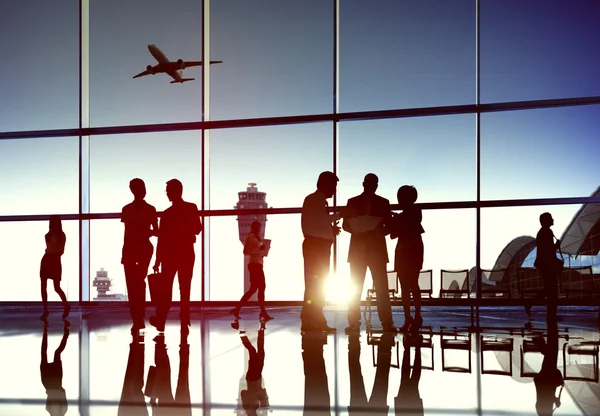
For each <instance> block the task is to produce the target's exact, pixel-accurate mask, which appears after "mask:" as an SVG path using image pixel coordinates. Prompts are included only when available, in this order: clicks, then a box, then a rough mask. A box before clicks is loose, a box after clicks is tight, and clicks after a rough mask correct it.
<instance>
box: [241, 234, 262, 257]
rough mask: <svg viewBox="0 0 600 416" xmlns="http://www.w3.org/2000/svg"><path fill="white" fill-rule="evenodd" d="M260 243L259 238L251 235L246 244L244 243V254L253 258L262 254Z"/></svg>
mask: <svg viewBox="0 0 600 416" xmlns="http://www.w3.org/2000/svg"><path fill="white" fill-rule="evenodd" d="M260 251H261V250H260V242H259V241H258V238H256V237H255V236H254V235H252V234H250V235H248V237H246V242H245V243H244V254H245V255H246V256H251V255H253V254H260Z"/></svg>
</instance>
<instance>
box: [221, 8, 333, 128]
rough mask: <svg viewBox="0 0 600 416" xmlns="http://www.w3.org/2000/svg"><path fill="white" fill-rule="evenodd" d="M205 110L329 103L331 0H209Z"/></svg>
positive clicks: (288, 110) (231, 114) (293, 110)
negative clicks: (208, 71)
mask: <svg viewBox="0 0 600 416" xmlns="http://www.w3.org/2000/svg"><path fill="white" fill-rule="evenodd" d="M210 27H211V59H212V60H221V61H223V63H222V64H219V65H213V66H212V69H211V118H212V119H219V120H223V119H236V118H255V117H274V116H288V115H299V114H319V113H328V112H331V111H332V108H333V103H332V93H333V5H332V2H324V1H320V0H310V1H307V0H288V1H274V0H255V1H245V0H219V1H213V2H211V26H210Z"/></svg>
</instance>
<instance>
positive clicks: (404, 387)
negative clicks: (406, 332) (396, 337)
mask: <svg viewBox="0 0 600 416" xmlns="http://www.w3.org/2000/svg"><path fill="white" fill-rule="evenodd" d="M403 343H404V354H403V355H402V367H401V379H400V388H399V389H398V396H396V397H395V398H394V410H395V414H396V415H413V416H417V415H423V399H421V396H420V395H419V380H420V379H421V369H422V364H421V338H420V336H418V335H417V336H415V335H411V336H405V338H404V340H403ZM411 344H414V346H415V360H414V362H413V365H412V372H411V365H410V346H411Z"/></svg>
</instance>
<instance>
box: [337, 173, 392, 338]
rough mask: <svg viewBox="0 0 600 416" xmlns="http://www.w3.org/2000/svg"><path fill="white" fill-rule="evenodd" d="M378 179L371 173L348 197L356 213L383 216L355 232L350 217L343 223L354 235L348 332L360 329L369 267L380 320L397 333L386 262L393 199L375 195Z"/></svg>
mask: <svg viewBox="0 0 600 416" xmlns="http://www.w3.org/2000/svg"><path fill="white" fill-rule="evenodd" d="M378 184H379V178H378V177H377V175H375V174H373V173H368V174H367V175H366V176H365V179H364V181H363V188H364V191H363V193H362V194H360V195H358V196H355V197H354V198H350V199H349V200H348V204H347V209H348V210H349V211H352V212H353V213H354V215H356V216H364V215H370V216H374V217H380V218H381V222H380V223H379V225H377V227H376V228H375V229H373V230H369V231H366V232H355V231H353V230H352V226H351V224H350V222H349V220H348V219H344V222H343V224H342V226H343V228H344V230H345V231H347V232H349V233H350V234H352V237H351V238H350V249H349V251H348V262H349V263H350V274H351V279H352V283H353V285H354V289H355V292H354V294H353V296H352V298H351V300H350V303H349V305H348V327H347V328H346V331H347V332H356V331H359V330H360V305H359V302H360V295H361V294H362V290H363V285H364V282H365V274H366V272H367V267H368V268H369V270H371V276H372V277H373V284H374V285H375V293H376V294H377V313H378V314H379V320H380V321H381V325H382V326H383V330H384V331H386V332H395V331H396V328H395V327H394V322H393V320H392V307H391V304H390V298H389V288H388V281H387V270H386V267H387V266H386V264H387V263H388V261H389V258H388V253H387V246H386V243H385V233H384V232H383V227H384V226H385V224H386V222H387V221H388V220H389V219H390V218H391V215H392V211H391V209H390V201H388V200H387V199H385V198H382V197H380V196H379V195H376V194H375V191H376V190H377V186H378Z"/></svg>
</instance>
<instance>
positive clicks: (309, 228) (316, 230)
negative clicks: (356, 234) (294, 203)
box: [300, 171, 340, 333]
mask: <svg viewBox="0 0 600 416" xmlns="http://www.w3.org/2000/svg"><path fill="white" fill-rule="evenodd" d="M338 180H339V179H338V177H337V176H336V175H335V174H334V173H333V172H329V171H326V172H321V174H320V175H319V179H318V180H317V190H316V191H315V192H313V193H312V194H310V195H308V196H307V197H306V198H305V199H304V203H303V204H302V216H301V223H302V234H304V241H303V242H302V255H303V256H304V305H303V306H302V312H301V314H300V319H301V320H302V331H324V332H331V333H332V332H335V331H336V330H335V328H331V327H329V325H327V319H325V315H324V314H323V304H324V303H325V287H324V283H325V279H326V278H327V276H328V275H329V266H330V259H331V245H332V244H333V241H334V240H335V237H336V236H337V235H339V233H340V227H338V225H337V221H338V220H339V219H340V214H339V213H336V214H330V213H329V210H328V204H327V199H329V198H331V197H332V196H333V194H334V193H335V190H336V188H337V183H338Z"/></svg>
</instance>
